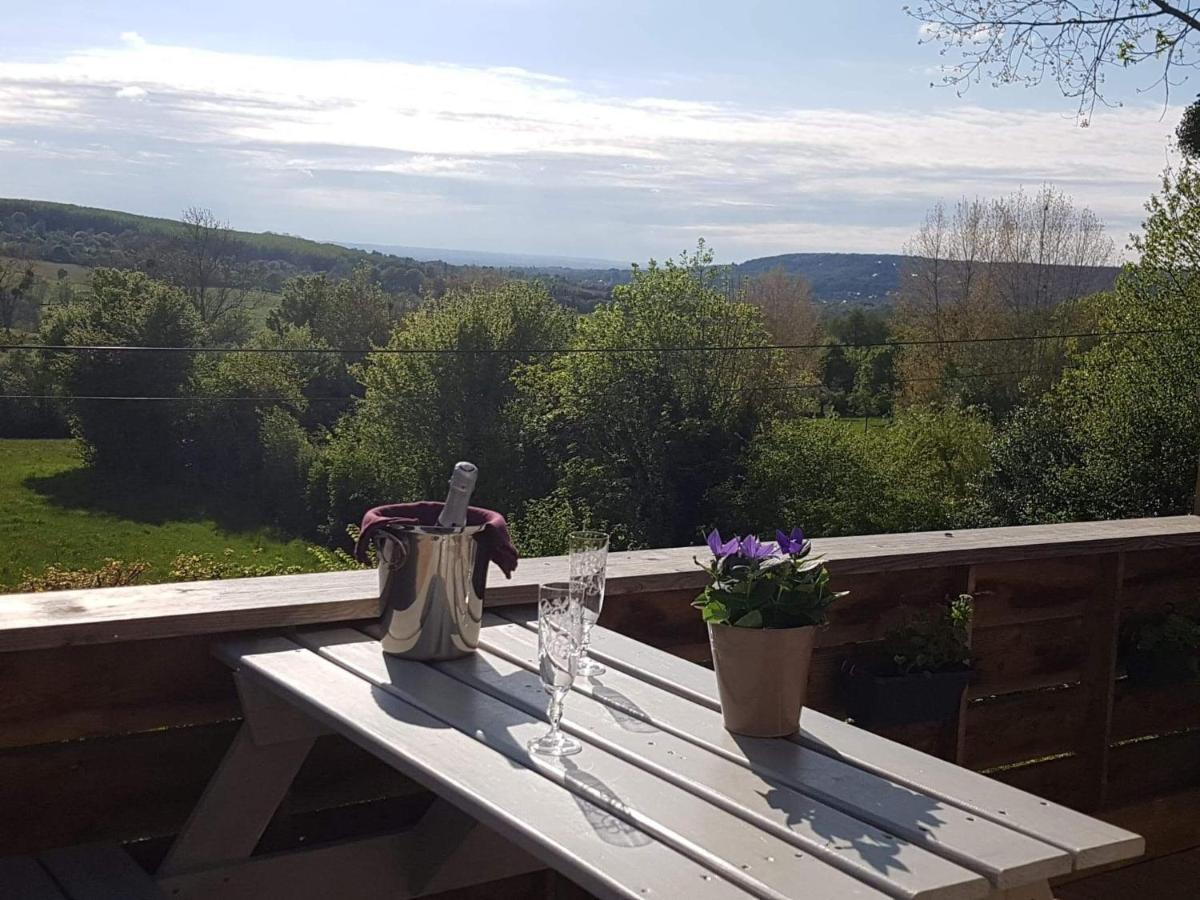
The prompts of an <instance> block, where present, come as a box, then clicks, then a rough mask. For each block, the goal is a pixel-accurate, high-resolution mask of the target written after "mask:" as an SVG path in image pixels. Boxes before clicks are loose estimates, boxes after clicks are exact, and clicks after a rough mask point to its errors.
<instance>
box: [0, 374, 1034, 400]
mask: <svg viewBox="0 0 1200 900" xmlns="http://www.w3.org/2000/svg"><path fill="white" fill-rule="evenodd" d="M1050 374H1053V372H1052V371H1051V370H1048V369H1040V370H1031V369H1019V370H1018V369H1014V370H1012V371H1008V372H964V373H961V374H955V375H933V376H922V377H918V378H897V379H893V380H892V381H890V382H888V384H887V385H886V387H899V386H901V385H905V384H917V383H922V382H932V381H954V380H955V379H960V378H961V379H967V378H1005V377H1010V376H1016V375H1028V376H1032V375H1050ZM760 388H761V386H754V385H747V387H746V391H747V392H749V391H754V390H759V389H760ZM780 389H785V390H796V391H800V390H809V391H821V390H826V389H827V388H826V386H825V385H823V384H821V383H819V382H811V381H795V382H783V383H773V384H772V385H771V390H772V391H777V390H780ZM736 393H738V392H736V391H734V392H732V395H736ZM879 393H883V392H882V391H881V392H879ZM361 399H363V398H362V397H360V396H358V395H357V394H346V395H344V396H336V397H300V398H297V397H245V396H231V395H223V396H204V395H195V394H193V395H183V396H178V397H170V396H164V395H140V396H139V395H117V396H114V395H103V394H88V395H68V394H0V400H69V401H70V400H89V401H91V400H108V401H121V402H143V401H145V402H151V401H153V402H163V403H225V402H244V403H256V402H257V403H299V402H306V403H343V402H347V401H351V400H361Z"/></svg>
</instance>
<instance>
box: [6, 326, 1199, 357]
mask: <svg viewBox="0 0 1200 900" xmlns="http://www.w3.org/2000/svg"><path fill="white" fill-rule="evenodd" d="M1168 334H1174V335H1185V336H1197V335H1200V332H1197V331H1191V330H1187V329H1177V328H1146V329H1135V330H1128V331H1078V332H1067V333H1064V334H1020V335H1017V334H1013V335H997V336H994V337H978V338H945V339H937V338H921V339H914V340H899V341H874V342H863V343H852V344H839V343H820V344H817V343H806V344H735V345H731V346H707V347H706V346H691V347H670V346H668V347H543V348H538V347H526V348H511V347H481V348H477V349H471V348H466V347H379V348H375V347H166V346H155V347H139V346H133V345H128V344H0V352H2V351H5V350H32V351H37V352H46V353H50V352H53V353H59V352H61V353H81V352H83V353H93V352H94V353H222V354H228V353H249V354H268V353H269V354H278V353H314V354H362V355H368V354H389V355H404V356H523V355H539V354H569V353H591V354H607V353H742V352H751V351H763V350H825V349H829V348H832V347H840V348H842V349H845V350H869V349H878V348H888V347H930V346H944V345H956V344H999V343H1012V342H1016V341H1057V340H1069V339H1077V338H1104V337H1133V336H1137V335H1168Z"/></svg>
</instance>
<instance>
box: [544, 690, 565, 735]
mask: <svg viewBox="0 0 1200 900" xmlns="http://www.w3.org/2000/svg"><path fill="white" fill-rule="evenodd" d="M562 714H563V695H562V692H560V691H555V692H554V693H552V694H551V695H550V706H549V707H548V708H547V709H546V717H547V718H548V719H549V720H550V734H551V735H553V736H554V737H558V723H559V722H560V721H562Z"/></svg>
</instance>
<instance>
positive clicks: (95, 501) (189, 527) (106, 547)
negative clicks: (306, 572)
mask: <svg viewBox="0 0 1200 900" xmlns="http://www.w3.org/2000/svg"><path fill="white" fill-rule="evenodd" d="M194 504H195V500H194V498H193V499H191V500H190V501H189V498H180V497H178V496H172V495H170V494H169V493H165V492H164V493H154V492H149V493H148V492H145V491H137V492H133V491H125V490H122V489H120V488H119V487H117V486H115V485H106V484H97V483H96V480H95V479H93V478H92V477H91V473H90V472H89V471H88V470H87V469H86V468H84V466H83V464H82V462H81V461H80V458H79V452H78V448H77V445H76V444H75V442H74V441H70V440H0V590H3V589H5V588H8V589H11V588H12V586H13V585H15V584H16V583H17V582H18V581H19V580H20V578H21V574H22V572H24V571H25V570H31V571H33V572H41V571H42V570H43V569H44V568H45V567H46V566H48V565H52V564H53V565H57V566H61V567H66V568H71V569H82V568H89V569H91V568H97V567H99V566H100V565H102V564H103V562H104V560H105V559H106V558H112V559H119V560H122V561H124V562H132V561H135V560H142V561H145V562H148V563H150V565H151V569H150V570H149V571H148V572H147V573H146V574H145V575H144V576H143V577H142V581H145V582H152V581H165V580H168V578H169V574H168V573H169V570H170V565H171V561H172V560H173V559H174V558H175V557H176V556H178V555H180V554H184V553H188V554H192V553H197V554H211V555H213V556H220V555H222V554H223V553H224V551H225V549H226V548H231V549H232V550H233V551H234V553H235V558H236V559H237V560H239V561H240V560H245V561H246V562H247V563H256V562H257V563H263V564H268V563H271V562H273V561H275V560H276V559H278V560H279V561H281V562H282V563H284V564H285V565H300V566H304V567H306V568H310V567H312V564H313V559H312V557H311V556H310V555H309V553H308V552H307V550H306V549H305V548H306V546H307V545H306V544H305V543H304V542H303V541H299V540H289V539H287V538H286V537H283V536H280V535H278V534H275V533H274V532H272V531H271V530H270V529H267V528H263V527H261V526H256V525H253V524H251V523H246V522H244V521H243V522H238V521H236V520H231V519H229V518H226V517H222V516H219V515H218V516H214V515H212V514H211V512H209V511H206V510H203V509H198V508H196V506H195V505H194ZM256 549H259V552H258V553H257V554H255V553H254V551H255V550H256Z"/></svg>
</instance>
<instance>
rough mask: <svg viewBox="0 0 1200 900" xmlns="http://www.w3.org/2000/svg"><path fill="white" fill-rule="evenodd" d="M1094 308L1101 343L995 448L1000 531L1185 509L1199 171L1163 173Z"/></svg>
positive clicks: (1197, 319) (1197, 422) (1191, 479)
mask: <svg viewBox="0 0 1200 900" xmlns="http://www.w3.org/2000/svg"><path fill="white" fill-rule="evenodd" d="M1146 209H1147V213H1148V215H1147V218H1146V221H1145V223H1144V226H1143V233H1142V235H1141V236H1139V237H1137V238H1135V240H1134V242H1133V248H1132V249H1133V250H1134V251H1136V252H1137V254H1138V256H1139V260H1138V262H1137V263H1136V264H1130V265H1127V266H1126V268H1125V270H1124V271H1123V273H1122V274H1121V277H1120V278H1119V279H1118V281H1117V286H1116V289H1115V290H1114V291H1113V293H1112V295H1111V297H1109V299H1108V302H1107V303H1106V305H1105V307H1104V310H1103V313H1102V316H1101V318H1100V320H1099V327H1100V330H1101V331H1102V332H1104V334H1103V336H1102V337H1101V338H1099V340H1098V341H1097V342H1096V343H1095V344H1094V345H1093V346H1090V347H1086V348H1080V349H1079V350H1077V351H1075V352H1074V353H1073V354H1072V359H1071V363H1072V364H1071V365H1070V367H1069V368H1068V369H1067V370H1066V371H1065V372H1064V374H1063V376H1062V378H1061V380H1060V381H1059V382H1058V383H1057V384H1056V385H1055V386H1054V387H1053V389H1052V390H1050V391H1048V392H1047V393H1046V395H1045V396H1043V397H1042V398H1041V399H1040V400H1039V401H1038V402H1037V403H1035V404H1033V405H1031V406H1030V407H1029V408H1027V409H1025V410H1022V412H1021V414H1020V415H1019V416H1017V417H1015V418H1014V419H1013V421H1012V423H1011V424H1010V426H1009V427H1008V428H1007V429H1006V430H1005V432H1004V434H1003V435H1002V436H1001V438H1000V439H999V440H998V443H997V446H996V448H995V458H996V474H995V477H994V479H993V482H992V485H991V487H990V489H989V491H988V494H989V496H990V497H992V498H993V500H994V503H995V505H996V510H997V513H998V515H999V516H1000V517H1001V518H1003V519H1006V520H1008V521H1016V522H1031V521H1039V520H1040V521H1047V520H1055V519H1076V520H1078V519H1093V518H1095V519H1110V518H1122V517H1129V516H1154V515H1169V514H1178V513H1183V512H1186V511H1188V509H1189V508H1190V502H1191V497H1192V493H1193V490H1194V488H1195V477H1196V460H1197V448H1198V447H1200V408H1198V407H1200V404H1198V403H1197V391H1198V390H1200V369H1197V367H1196V362H1195V361H1196V359H1197V358H1198V357H1200V241H1198V240H1197V235H1200V171H1198V170H1197V169H1196V168H1195V167H1194V166H1192V165H1186V166H1184V167H1182V168H1181V169H1179V170H1177V171H1174V172H1168V173H1167V174H1166V176H1165V177H1164V179H1163V187H1162V191H1161V193H1160V194H1158V195H1157V196H1155V197H1153V198H1151V200H1150V201H1149V203H1147V206H1146Z"/></svg>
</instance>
